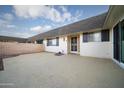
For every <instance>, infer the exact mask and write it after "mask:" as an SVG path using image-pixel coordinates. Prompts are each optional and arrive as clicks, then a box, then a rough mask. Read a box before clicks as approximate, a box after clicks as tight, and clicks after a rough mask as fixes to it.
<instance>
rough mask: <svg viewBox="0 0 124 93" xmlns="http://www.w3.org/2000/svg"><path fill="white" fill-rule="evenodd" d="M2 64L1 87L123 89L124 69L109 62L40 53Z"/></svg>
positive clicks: (5, 60) (76, 56)
mask: <svg viewBox="0 0 124 93" xmlns="http://www.w3.org/2000/svg"><path fill="white" fill-rule="evenodd" d="M3 61H4V71H0V87H26V88H27V87H38V88H39V87H42V88H44V87H45V88H46V87H47V88H51V87H52V88H58V87H60V88H72V87H77V88H80V87H81V88H84V87H88V88H90V87H101V88H103V87H104V88H105V87H106V88H108V87H124V70H123V69H121V68H120V67H119V66H118V65H116V64H115V63H113V62H112V60H110V59H100V58H92V57H82V56H79V55H62V56H55V55H54V54H53V53H46V52H42V53H34V54H26V55H20V56H16V57H12V58H6V59H4V60H3Z"/></svg>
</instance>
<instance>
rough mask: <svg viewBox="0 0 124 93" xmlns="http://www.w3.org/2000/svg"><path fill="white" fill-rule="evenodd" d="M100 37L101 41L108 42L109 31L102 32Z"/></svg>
mask: <svg viewBox="0 0 124 93" xmlns="http://www.w3.org/2000/svg"><path fill="white" fill-rule="evenodd" d="M101 35H102V41H109V29H106V30H102V31H101Z"/></svg>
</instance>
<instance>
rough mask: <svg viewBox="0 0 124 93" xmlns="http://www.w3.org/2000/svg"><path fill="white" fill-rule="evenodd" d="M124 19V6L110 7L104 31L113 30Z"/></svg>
mask: <svg viewBox="0 0 124 93" xmlns="http://www.w3.org/2000/svg"><path fill="white" fill-rule="evenodd" d="M123 18H124V6H122V5H114V6H110V7H109V11H108V14H107V17H106V20H105V22H104V26H103V29H106V28H109V29H110V28H112V27H113V26H114V25H115V24H116V23H118V22H119V21H120V20H122V19H123Z"/></svg>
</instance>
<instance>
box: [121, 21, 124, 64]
mask: <svg viewBox="0 0 124 93" xmlns="http://www.w3.org/2000/svg"><path fill="white" fill-rule="evenodd" d="M121 61H122V62H123V63H124V20H123V21H122V22H121Z"/></svg>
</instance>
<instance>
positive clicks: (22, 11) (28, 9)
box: [13, 5, 76, 22]
mask: <svg viewBox="0 0 124 93" xmlns="http://www.w3.org/2000/svg"><path fill="white" fill-rule="evenodd" d="M13 8H14V13H15V14H16V15H17V16H19V17H22V18H25V19H28V18H33V19H36V18H40V17H42V18H45V19H48V20H51V21H53V22H64V21H66V20H67V21H69V20H71V18H73V16H72V14H71V13H70V12H69V11H68V9H67V8H66V7H65V6H58V8H59V9H61V11H59V10H58V9H56V8H55V7H54V6H37V5H33V6H31V5H29V6H25V5H23V6H18V5H17V6H13ZM75 17H76V16H75Z"/></svg>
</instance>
